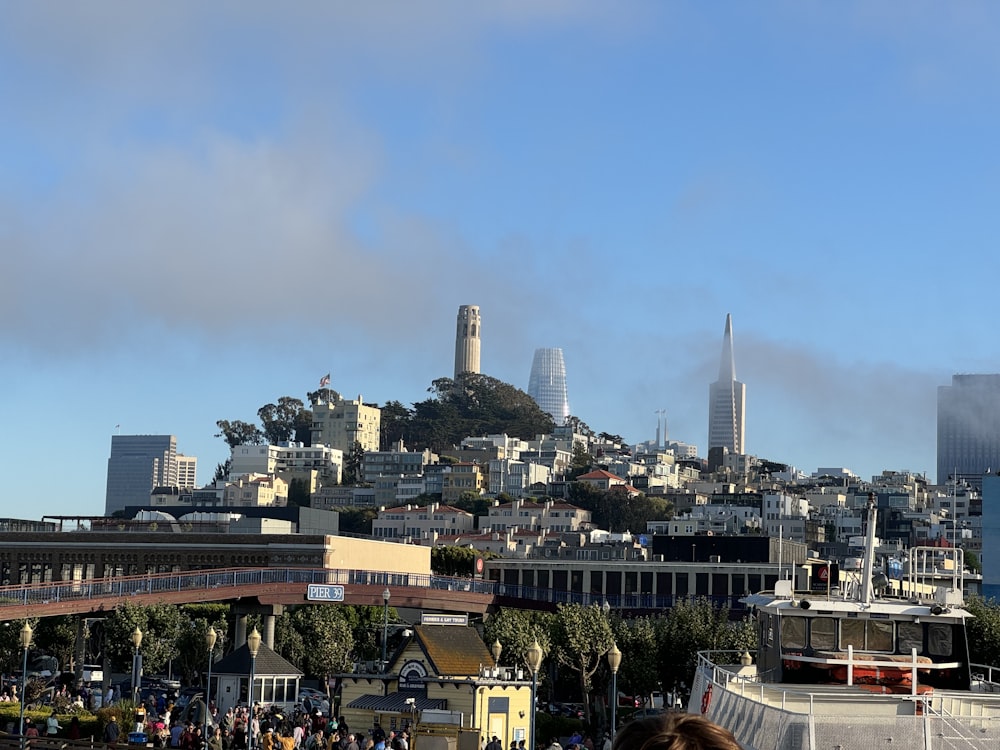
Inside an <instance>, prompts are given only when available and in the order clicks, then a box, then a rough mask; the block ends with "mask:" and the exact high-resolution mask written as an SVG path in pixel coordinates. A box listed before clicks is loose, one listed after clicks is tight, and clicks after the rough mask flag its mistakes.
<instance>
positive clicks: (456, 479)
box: [441, 463, 487, 503]
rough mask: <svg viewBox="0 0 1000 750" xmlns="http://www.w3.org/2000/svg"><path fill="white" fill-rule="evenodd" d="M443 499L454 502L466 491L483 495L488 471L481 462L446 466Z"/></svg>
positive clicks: (442, 490) (446, 501) (443, 500)
mask: <svg viewBox="0 0 1000 750" xmlns="http://www.w3.org/2000/svg"><path fill="white" fill-rule="evenodd" d="M443 474H444V486H443V487H442V489H441V500H442V502H445V503H453V502H455V501H456V500H460V499H461V498H462V495H464V494H465V493H467V492H468V493H472V494H473V495H482V494H483V493H484V492H485V491H486V486H487V483H486V471H485V469H484V468H483V467H482V466H481V465H480V464H475V463H457V464H451V465H450V466H445V467H444V472H443Z"/></svg>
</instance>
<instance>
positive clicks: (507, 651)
mask: <svg viewBox="0 0 1000 750" xmlns="http://www.w3.org/2000/svg"><path fill="white" fill-rule="evenodd" d="M552 627H553V615H552V614H551V613H549V612H536V611H533V610H528V609H513V608H511V607H501V608H500V610H499V611H498V612H496V613H495V614H493V615H491V616H490V618H489V619H488V620H486V622H484V623H483V640H484V641H485V642H486V645H487V646H488V647H490V648H492V646H493V644H494V643H495V642H496V641H500V645H501V646H503V651H502V652H501V653H500V662H501V663H502V664H509V665H511V666H515V667H521V668H524V669H525V670H527V661H526V659H525V655H526V654H527V653H528V648H529V647H530V646H531V644H532V643H534V642H535V641H536V640H537V641H538V645H539V646H541V647H542V653H544V654H546V655H547V654H548V653H549V652H550V651H551V650H552V640H551V638H552Z"/></svg>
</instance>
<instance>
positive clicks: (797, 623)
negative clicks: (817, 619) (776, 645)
mask: <svg viewBox="0 0 1000 750" xmlns="http://www.w3.org/2000/svg"><path fill="white" fill-rule="evenodd" d="M781 647H782V648H805V647H806V618H804V617H782V618H781Z"/></svg>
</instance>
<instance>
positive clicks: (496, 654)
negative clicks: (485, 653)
mask: <svg viewBox="0 0 1000 750" xmlns="http://www.w3.org/2000/svg"><path fill="white" fill-rule="evenodd" d="M490 651H492V652H493V667H494V668H495V669H496V670H497V674H499V673H500V672H499V669H500V652H501V651H503V645H502V644H501V643H500V639H499V638H497V639H496V640H495V641H493V646H492V647H491V648H490Z"/></svg>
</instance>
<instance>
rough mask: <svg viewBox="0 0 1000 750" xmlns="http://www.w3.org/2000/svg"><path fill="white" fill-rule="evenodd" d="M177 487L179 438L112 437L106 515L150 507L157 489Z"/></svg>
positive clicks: (105, 502)
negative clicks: (132, 507)
mask: <svg viewBox="0 0 1000 750" xmlns="http://www.w3.org/2000/svg"><path fill="white" fill-rule="evenodd" d="M175 486H177V438H176V437H174V436H173V435H112V436H111V457H110V458H109V459H108V484H107V489H106V491H105V496H104V514H105V515H107V516H110V515H111V514H112V513H114V512H115V511H116V510H121V509H123V508H124V507H125V506H126V505H147V504H148V503H149V493H150V491H151V490H152V489H153V488H154V487H175Z"/></svg>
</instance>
